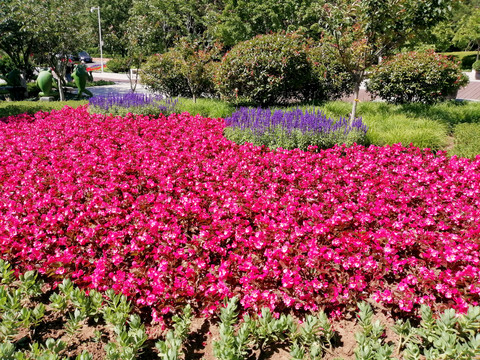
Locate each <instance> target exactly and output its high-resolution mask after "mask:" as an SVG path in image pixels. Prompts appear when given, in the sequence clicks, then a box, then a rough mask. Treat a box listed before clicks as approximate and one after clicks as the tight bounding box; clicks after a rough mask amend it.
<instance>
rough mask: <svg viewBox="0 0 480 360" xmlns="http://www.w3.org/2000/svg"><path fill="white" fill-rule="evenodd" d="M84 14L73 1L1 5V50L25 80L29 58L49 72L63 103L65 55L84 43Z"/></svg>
mask: <svg viewBox="0 0 480 360" xmlns="http://www.w3.org/2000/svg"><path fill="white" fill-rule="evenodd" d="M86 13H87V12H86V9H85V7H84V6H81V5H80V6H79V5H78V4H77V2H76V1H74V0H43V1H35V0H6V1H4V2H2V3H1V5H0V19H2V20H0V21H1V25H0V39H1V40H0V49H2V50H4V51H5V52H6V53H7V54H8V56H9V57H10V58H11V59H12V61H14V62H15V64H16V66H18V68H19V69H20V70H21V71H22V73H24V74H25V75H26V76H27V77H28V74H29V69H30V68H31V61H30V54H32V55H33V60H34V61H35V62H36V63H37V64H43V65H46V66H48V67H50V68H52V69H53V71H54V72H55V74H56V76H57V78H58V79H59V85H60V86H59V89H60V97H61V98H62V99H63V92H62V86H64V85H65V84H66V82H65V70H66V65H67V57H66V55H67V54H70V53H74V52H75V51H77V50H78V49H79V47H82V46H83V44H85V43H86V41H87V40H86V39H87V37H86V36H85V32H86V30H85V29H86V27H85V22H86V21H87V15H86Z"/></svg>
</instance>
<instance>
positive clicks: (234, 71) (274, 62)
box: [215, 34, 311, 105]
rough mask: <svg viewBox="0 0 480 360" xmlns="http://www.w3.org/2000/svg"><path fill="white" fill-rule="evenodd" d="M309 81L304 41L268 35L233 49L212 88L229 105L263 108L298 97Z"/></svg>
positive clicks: (297, 37) (278, 35)
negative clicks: (263, 106) (241, 103)
mask: <svg viewBox="0 0 480 360" xmlns="http://www.w3.org/2000/svg"><path fill="white" fill-rule="evenodd" d="M310 77H311V71H310V65H309V63H308V61H307V54H306V46H305V42H304V39H303V37H302V36H300V35H297V34H286V35H285V34H269V35H260V36H257V37H255V38H253V39H251V40H247V41H244V42H241V43H239V44H237V45H235V46H234V47H233V48H232V49H231V50H230V51H229V52H228V53H227V54H226V55H225V56H224V58H223V59H222V63H221V66H220V67H219V69H218V71H217V74H216V76H215V84H216V86H217V88H218V90H219V92H220V94H221V96H222V97H224V98H225V99H227V100H229V101H232V102H233V101H237V100H238V101H247V102H251V103H253V104H258V105H266V104H272V103H275V102H281V101H288V100H289V99H290V98H291V97H292V96H299V95H300V94H302V92H303V90H304V87H305V85H306V84H307V83H308V82H309V81H310Z"/></svg>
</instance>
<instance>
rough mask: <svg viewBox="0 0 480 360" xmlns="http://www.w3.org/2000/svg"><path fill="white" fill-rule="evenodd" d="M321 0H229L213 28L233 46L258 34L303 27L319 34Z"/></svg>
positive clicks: (310, 33) (222, 38)
mask: <svg viewBox="0 0 480 360" xmlns="http://www.w3.org/2000/svg"><path fill="white" fill-rule="evenodd" d="M322 4H323V1H318V0H265V1H257V0H226V1H225V6H224V8H223V10H222V11H221V13H219V15H218V21H217V23H215V24H214V25H213V28H211V29H210V32H211V33H213V34H214V35H215V39H217V40H218V41H220V42H222V43H224V44H225V45H227V46H234V45H236V44H237V43H239V42H241V41H246V40H249V39H251V38H253V37H254V36H256V35H264V34H269V33H276V32H280V31H285V30H286V31H287V32H293V31H297V30H302V32H304V33H305V34H306V35H308V36H311V37H313V38H318V36H319V34H320V28H319V26H318V22H319V21H320V17H319V11H318V10H319V9H320V8H321V5H322Z"/></svg>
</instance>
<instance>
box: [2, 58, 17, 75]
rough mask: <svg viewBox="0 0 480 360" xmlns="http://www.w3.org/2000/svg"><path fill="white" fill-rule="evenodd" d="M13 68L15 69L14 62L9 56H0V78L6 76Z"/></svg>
mask: <svg viewBox="0 0 480 360" xmlns="http://www.w3.org/2000/svg"><path fill="white" fill-rule="evenodd" d="M13 69H15V64H14V63H13V61H12V59H10V57H9V56H2V57H0V78H1V77H2V76H6V75H7V74H8V73H9V72H10V71H12V70H13Z"/></svg>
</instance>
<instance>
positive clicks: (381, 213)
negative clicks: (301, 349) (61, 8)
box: [0, 107, 480, 317]
mask: <svg viewBox="0 0 480 360" xmlns="http://www.w3.org/2000/svg"><path fill="white" fill-rule="evenodd" d="M9 121H10V122H13V123H12V124H8V123H7V124H3V123H0V128H1V130H0V254H1V257H2V258H3V259H5V260H8V261H10V262H11V263H12V264H13V265H14V266H16V267H15V268H16V269H17V271H22V270H23V269H37V270H38V271H39V272H41V273H44V274H45V275H48V276H49V277H51V278H52V279H56V280H59V281H61V279H63V277H65V276H69V277H72V278H73V279H74V281H75V282H76V283H77V284H79V285H81V286H86V287H90V288H95V289H98V290H102V291H104V290H106V289H109V288H113V289H114V290H116V291H118V292H123V293H124V294H126V295H128V296H129V297H130V298H132V299H133V300H135V301H136V303H137V304H138V305H140V306H144V305H145V306H151V307H152V309H153V315H154V316H155V317H157V316H161V315H162V314H167V313H169V312H170V311H175V310H176V309H178V308H179V307H180V306H184V305H185V304H186V303H190V304H191V305H192V306H193V307H194V308H197V309H200V310H202V311H203V312H204V313H211V312H213V311H214V310H215V309H216V308H217V307H218V306H219V304H220V303H221V300H222V298H224V297H233V296H238V298H239V299H240V303H241V304H242V305H243V307H244V308H253V309H254V310H257V309H259V308H261V307H262V306H267V307H269V308H271V309H272V310H275V311H281V310H285V309H298V310H300V309H303V310H316V309H318V308H326V309H329V310H341V309H343V308H344V307H345V306H354V305H355V304H356V302H357V301H358V300H360V299H364V298H368V297H373V298H374V299H376V300H377V301H380V302H382V303H383V304H385V306H390V307H391V308H393V309H396V310H401V311H406V312H410V311H412V310H414V309H417V308H418V307H419V304H422V303H425V304H428V305H431V306H433V307H435V308H437V309H439V308H443V307H453V308H456V309H458V310H465V309H466V306H467V304H472V305H476V304H478V301H479V300H480V285H479V280H480V278H479V277H480V276H479V275H480V256H479V255H480V253H479V246H480V236H479V233H480V227H479V213H480V210H479V209H480V158H479V159H477V160H474V161H471V160H468V159H458V158H456V157H452V158H448V157H446V156H445V154H443V153H438V154H436V155H435V154H433V153H431V152H429V151H421V150H419V149H417V148H413V147H411V148H404V147H401V146H397V145H395V146H386V147H375V146H371V147H368V148H365V147H362V146H352V147H340V146H337V147H335V148H333V149H329V150H325V151H321V152H318V153H316V152H314V151H306V152H305V151H301V150H291V151H287V150H278V151H272V150H269V149H267V148H265V147H255V146H253V145H249V144H247V145H242V146H240V145H237V144H235V143H233V142H231V141H229V140H227V139H225V138H224V137H223V136H222V131H223V129H224V127H225V123H224V121H223V120H222V119H205V118H202V117H200V116H191V115H189V114H187V113H185V114H181V115H171V116H169V117H168V118H166V117H164V116H160V117H159V118H153V117H148V116H141V115H128V116H126V117H124V118H122V117H112V116H103V115H98V114H89V113H88V111H87V109H86V107H81V108H78V109H72V108H65V109H63V110H61V111H52V112H51V114H48V113H38V114H36V115H35V116H33V117H32V118H31V119H23V120H22V121H21V122H17V123H15V122H14V121H11V120H9ZM31 121H33V122H31ZM157 311H158V313H157Z"/></svg>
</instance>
